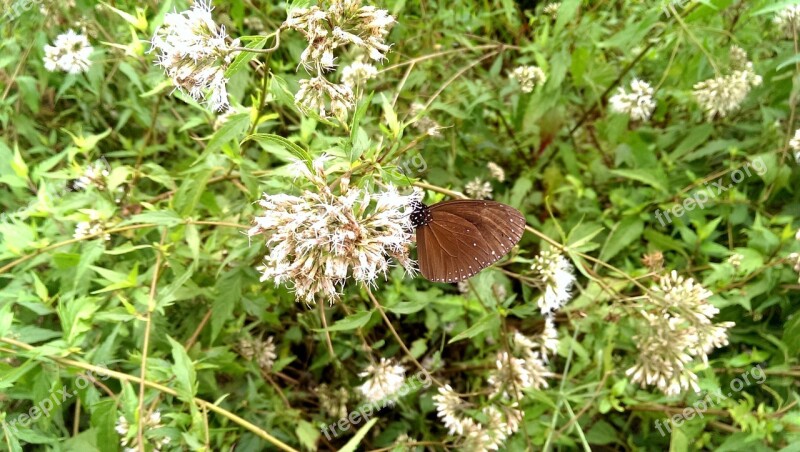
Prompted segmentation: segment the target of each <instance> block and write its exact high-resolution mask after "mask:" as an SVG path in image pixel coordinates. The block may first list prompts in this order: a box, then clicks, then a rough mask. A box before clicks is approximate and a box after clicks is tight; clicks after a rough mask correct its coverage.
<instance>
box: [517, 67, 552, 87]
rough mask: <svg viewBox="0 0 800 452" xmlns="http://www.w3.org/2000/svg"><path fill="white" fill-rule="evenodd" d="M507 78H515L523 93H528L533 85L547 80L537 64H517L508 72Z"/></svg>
mask: <svg viewBox="0 0 800 452" xmlns="http://www.w3.org/2000/svg"><path fill="white" fill-rule="evenodd" d="M508 78H510V79H511V80H516V81H517V83H519V86H520V90H522V92H523V93H530V92H531V91H533V88H534V87H536V86H538V85H541V84H543V83H544V82H545V81H546V80H547V76H546V75H545V74H544V71H543V70H542V69H541V68H540V67H538V66H519V67H517V68H516V69H514V70H513V71H512V72H511V74H509V76H508Z"/></svg>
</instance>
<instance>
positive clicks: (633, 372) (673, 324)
mask: <svg viewBox="0 0 800 452" xmlns="http://www.w3.org/2000/svg"><path fill="white" fill-rule="evenodd" d="M710 296H711V292H709V291H708V290H707V289H706V288H705V287H703V286H701V285H699V284H696V283H695V282H694V280H693V279H692V278H683V277H681V276H678V274H677V272H675V271H672V272H671V273H670V274H669V275H668V276H666V277H663V278H662V279H661V282H660V284H659V285H658V286H656V287H654V288H653V290H652V293H649V294H648V295H647V302H646V304H645V305H644V306H641V307H640V309H639V312H640V314H641V315H642V317H643V318H644V320H645V322H644V327H643V328H642V332H641V334H639V335H637V336H635V337H634V340H635V341H636V346H637V348H638V349H639V355H638V358H637V361H636V364H635V365H634V366H633V367H631V368H629V369H628V370H627V371H626V374H627V375H628V376H629V377H631V381H633V382H634V383H639V384H640V385H642V386H646V385H654V386H656V387H657V388H658V389H659V390H661V391H662V392H663V393H664V394H666V395H668V396H674V395H678V394H680V393H681V392H683V391H688V390H692V391H695V392H696V391H699V389H700V388H699V386H698V385H697V375H695V374H694V372H692V371H691V370H690V369H689V368H688V367H689V366H690V365H691V364H692V363H693V362H694V360H695V358H698V357H699V358H700V359H701V360H702V361H703V362H704V363H707V362H708V353H711V351H712V350H713V349H715V348H718V347H722V346H724V345H727V343H728V337H727V330H728V329H729V328H732V327H733V326H734V323H733V322H721V323H718V324H713V323H712V318H713V317H714V316H715V315H716V314H717V313H718V312H719V310H718V309H717V308H715V307H714V306H713V305H711V304H710V303H708V298H709V297H710Z"/></svg>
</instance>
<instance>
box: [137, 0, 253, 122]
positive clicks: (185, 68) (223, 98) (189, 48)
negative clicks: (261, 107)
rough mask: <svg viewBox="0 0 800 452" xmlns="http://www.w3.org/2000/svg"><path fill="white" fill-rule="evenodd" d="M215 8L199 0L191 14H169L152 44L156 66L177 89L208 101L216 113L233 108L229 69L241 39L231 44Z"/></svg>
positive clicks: (193, 6)
mask: <svg viewBox="0 0 800 452" xmlns="http://www.w3.org/2000/svg"><path fill="white" fill-rule="evenodd" d="M212 9H213V8H212V7H211V4H210V2H208V1H207V0H196V1H195V2H194V4H192V8H191V9H189V10H188V11H183V12H181V13H168V14H166V15H165V16H164V23H163V24H162V25H161V27H159V28H158V30H156V32H155V35H154V36H153V39H152V41H151V44H152V50H155V51H157V52H158V59H157V62H156V64H157V65H159V66H161V67H162V68H163V69H164V72H165V73H166V75H167V76H168V77H169V78H170V79H171V80H172V83H173V84H174V85H175V86H176V87H177V88H179V89H181V90H183V91H185V92H186V93H188V94H189V95H190V96H192V97H193V98H194V99H195V100H198V101H199V100H206V101H207V102H208V105H209V107H210V108H211V109H212V110H215V111H225V110H227V109H228V108H229V107H230V103H229V101H228V88H227V83H228V79H227V78H225V70H226V69H227V68H228V66H229V65H230V63H231V62H232V61H233V58H234V57H235V56H236V51H235V50H234V48H236V47H238V46H239V40H238V39H235V40H233V42H231V43H230V44H229V43H228V42H227V38H228V36H227V34H226V33H225V27H223V26H218V25H217V24H216V23H215V22H214V19H213V17H212V16H211V10H212Z"/></svg>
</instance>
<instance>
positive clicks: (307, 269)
mask: <svg viewBox="0 0 800 452" xmlns="http://www.w3.org/2000/svg"><path fill="white" fill-rule="evenodd" d="M323 162H324V159H318V160H316V161H315V162H314V164H313V170H309V169H308V168H307V167H305V165H300V168H301V170H302V174H303V175H304V176H305V177H306V179H307V180H308V181H309V182H311V184H312V187H313V188H312V189H310V190H305V191H304V193H303V194H302V195H301V196H292V195H288V194H278V195H267V194H264V197H263V198H262V199H261V201H259V204H260V205H261V207H263V208H264V214H263V216H260V217H256V218H255V223H256V225H255V226H254V227H253V228H251V229H250V230H249V231H248V235H249V236H250V237H253V236H255V235H258V234H265V235H266V236H267V246H268V247H269V248H270V253H269V255H267V256H266V258H265V262H264V265H263V267H261V268H260V270H261V271H262V272H263V275H262V277H261V280H262V281H264V280H268V279H269V280H273V281H274V282H275V284H284V283H290V284H292V285H293V287H294V290H295V293H296V296H297V300H298V301H299V300H302V301H305V302H306V303H308V304H312V303H314V301H315V295H320V296H322V297H323V298H325V299H327V300H329V301H330V302H331V303H333V302H334V301H336V300H337V299H338V297H339V294H338V291H337V286H342V285H344V282H345V281H346V280H347V278H348V277H352V278H353V279H355V280H356V281H358V282H359V283H362V284H367V285H370V284H374V282H375V280H376V279H377V278H378V276H379V275H385V274H386V272H387V271H388V270H389V267H390V263H391V261H392V260H394V261H396V262H398V263H399V264H400V265H402V266H403V267H404V268H405V269H406V271H407V272H409V273H413V272H414V263H413V261H412V260H411V258H410V257H409V256H408V247H409V244H410V242H411V230H412V228H411V222H410V219H409V214H410V213H411V210H410V208H409V207H410V203H411V202H412V201H414V200H419V197H420V195H419V193H417V192H415V193H413V194H411V195H408V196H403V195H400V194H399V193H398V192H397V189H395V188H394V187H393V186H388V187H387V188H386V189H384V190H383V191H382V192H377V193H371V191H370V190H369V189H367V188H358V187H352V186H350V185H349V183H347V181H346V180H343V183H342V184H340V189H339V191H340V193H339V194H337V193H334V192H333V191H332V189H331V188H330V187H328V185H327V176H326V173H325V170H324V167H323Z"/></svg>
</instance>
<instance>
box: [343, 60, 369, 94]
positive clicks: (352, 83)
mask: <svg viewBox="0 0 800 452" xmlns="http://www.w3.org/2000/svg"><path fill="white" fill-rule="evenodd" d="M377 75H378V69H376V68H375V66H373V65H371V64H369V63H364V62H362V61H353V62H352V63H350V66H346V67H345V68H344V69H342V83H344V84H345V85H347V86H349V87H350V88H351V89H352V88H355V87H359V86H363V85H364V84H365V83H366V82H367V80H372V79H374V78H375V77H377Z"/></svg>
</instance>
